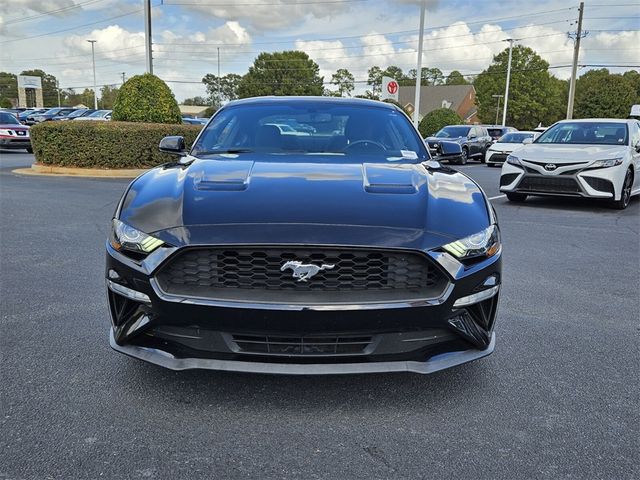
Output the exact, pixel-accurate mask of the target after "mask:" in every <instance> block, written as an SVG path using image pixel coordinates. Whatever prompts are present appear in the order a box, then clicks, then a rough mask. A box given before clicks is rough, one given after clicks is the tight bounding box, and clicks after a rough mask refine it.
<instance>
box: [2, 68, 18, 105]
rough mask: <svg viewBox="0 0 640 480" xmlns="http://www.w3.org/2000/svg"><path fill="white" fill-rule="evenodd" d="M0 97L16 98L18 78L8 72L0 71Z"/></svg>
mask: <svg viewBox="0 0 640 480" xmlns="http://www.w3.org/2000/svg"><path fill="white" fill-rule="evenodd" d="M0 97H3V98H6V99H11V98H13V99H17V98H18V78H17V77H16V76H15V75H14V74H13V73H9V72H0Z"/></svg>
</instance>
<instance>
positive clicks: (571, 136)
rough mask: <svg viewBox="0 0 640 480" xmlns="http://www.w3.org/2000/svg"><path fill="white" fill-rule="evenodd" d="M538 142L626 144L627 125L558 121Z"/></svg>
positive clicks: (619, 123)
mask: <svg viewBox="0 0 640 480" xmlns="http://www.w3.org/2000/svg"><path fill="white" fill-rule="evenodd" d="M536 143H565V144H582V145H626V144H627V125H626V124H625V123H623V122H597V121H595V122H562V123H556V124H555V125H553V126H552V127H549V128H548V129H547V130H546V131H545V132H544V133H543V134H542V135H540V136H539V137H538V139H537V140H536Z"/></svg>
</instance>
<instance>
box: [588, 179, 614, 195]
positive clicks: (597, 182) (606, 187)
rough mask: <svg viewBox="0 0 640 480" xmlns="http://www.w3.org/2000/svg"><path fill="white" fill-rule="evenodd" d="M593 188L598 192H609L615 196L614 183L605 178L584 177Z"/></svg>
mask: <svg viewBox="0 0 640 480" xmlns="http://www.w3.org/2000/svg"><path fill="white" fill-rule="evenodd" d="M582 178H583V179H584V180H585V181H586V182H587V183H588V184H589V186H590V187H591V188H593V189H595V190H598V191H600V192H607V193H610V194H611V195H614V191H613V183H611V182H610V181H609V180H605V179H604V178H597V177H584V176H583V177H582Z"/></svg>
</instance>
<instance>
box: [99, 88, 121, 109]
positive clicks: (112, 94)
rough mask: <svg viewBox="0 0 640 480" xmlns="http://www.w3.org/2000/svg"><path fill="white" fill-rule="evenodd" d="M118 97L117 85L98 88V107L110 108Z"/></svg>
mask: <svg viewBox="0 0 640 480" xmlns="http://www.w3.org/2000/svg"><path fill="white" fill-rule="evenodd" d="M117 97H118V87H116V86H115V85H105V86H104V87H102V88H101V89H100V100H99V104H100V108H106V109H109V110H110V109H112V108H113V105H114V104H115V103H116V98H117Z"/></svg>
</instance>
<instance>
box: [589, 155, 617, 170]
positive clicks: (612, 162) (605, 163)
mask: <svg viewBox="0 0 640 480" xmlns="http://www.w3.org/2000/svg"><path fill="white" fill-rule="evenodd" d="M621 164H622V157H619V158H608V159H606V160H596V161H595V162H593V163H592V164H591V165H589V167H588V168H607V167H616V166H618V165H621Z"/></svg>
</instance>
